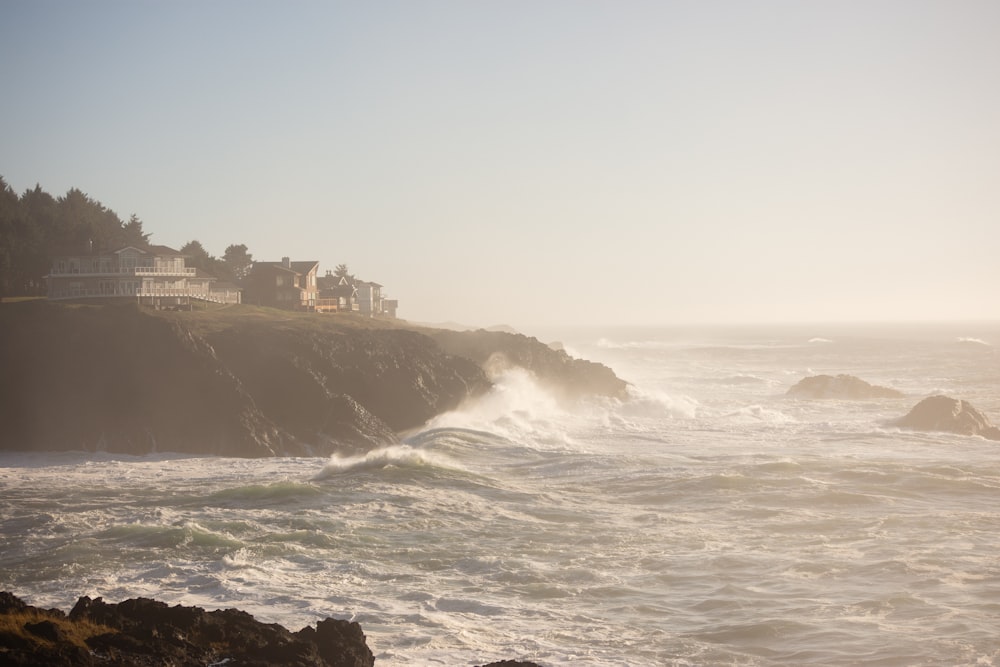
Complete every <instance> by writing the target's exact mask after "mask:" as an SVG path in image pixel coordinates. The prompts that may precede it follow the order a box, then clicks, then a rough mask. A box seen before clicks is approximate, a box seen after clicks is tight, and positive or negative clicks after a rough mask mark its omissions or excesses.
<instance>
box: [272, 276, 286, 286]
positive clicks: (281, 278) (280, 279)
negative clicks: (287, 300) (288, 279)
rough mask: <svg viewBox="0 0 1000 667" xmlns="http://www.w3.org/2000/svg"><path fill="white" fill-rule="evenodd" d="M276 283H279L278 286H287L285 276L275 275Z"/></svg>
mask: <svg viewBox="0 0 1000 667" xmlns="http://www.w3.org/2000/svg"><path fill="white" fill-rule="evenodd" d="M274 284H275V285H277V286H278V287H284V286H285V276H275V278H274Z"/></svg>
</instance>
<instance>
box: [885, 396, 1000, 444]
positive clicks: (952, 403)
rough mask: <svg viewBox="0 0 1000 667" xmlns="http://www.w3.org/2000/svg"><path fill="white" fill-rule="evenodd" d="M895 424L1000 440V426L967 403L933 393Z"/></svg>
mask: <svg viewBox="0 0 1000 667" xmlns="http://www.w3.org/2000/svg"><path fill="white" fill-rule="evenodd" d="M896 425H897V426H900V427H902V428H908V429H913V430H915V431H946V432H949V433H958V434H959V435H979V436H982V437H984V438H986V439H987V440H1000V428H997V427H996V426H994V425H993V424H992V423H991V422H990V420H989V419H987V417H986V415H984V414H983V413H982V412H980V411H979V410H977V409H976V408H974V407H972V405H970V404H969V403H968V402H966V401H962V400H959V399H955V398H951V397H949V396H940V395H938V396H931V397H929V398H925V399H924V400H922V401H920V402H919V403H917V404H916V405H915V406H914V407H913V409H912V410H910V412H909V413H907V415H906V416H905V417H902V418H901V419H899V420H898V421H896Z"/></svg>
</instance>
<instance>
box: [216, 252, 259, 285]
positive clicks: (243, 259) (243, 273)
mask: <svg viewBox="0 0 1000 667" xmlns="http://www.w3.org/2000/svg"><path fill="white" fill-rule="evenodd" d="M222 262H223V264H225V266H226V269H227V270H228V272H229V273H230V274H231V275H232V277H233V278H235V279H236V280H237V281H239V280H243V279H244V278H246V277H247V275H249V273H250V269H252V268H253V255H251V254H250V253H249V252H247V247H246V245H244V244H242V243H240V244H239V245H235V244H234V245H231V246H229V247H228V248H226V252H224V253H223V254H222Z"/></svg>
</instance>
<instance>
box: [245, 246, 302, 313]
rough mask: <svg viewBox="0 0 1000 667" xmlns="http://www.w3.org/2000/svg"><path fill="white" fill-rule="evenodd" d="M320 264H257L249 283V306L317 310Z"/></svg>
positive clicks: (285, 262) (249, 276)
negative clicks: (317, 279)
mask: <svg viewBox="0 0 1000 667" xmlns="http://www.w3.org/2000/svg"><path fill="white" fill-rule="evenodd" d="M318 271H319V262H316V261H302V262H293V261H291V259H290V258H288V257H282V258H281V261H280V262H254V264H253V268H252V269H250V274H249V275H248V276H247V278H246V280H245V283H244V284H245V286H246V294H245V295H244V297H243V300H244V302H245V303H253V304H256V305H259V306H272V307H274V308H285V309H289V310H315V309H316V299H317V298H318V292H319V288H318V286H317V281H316V274H317V272H318Z"/></svg>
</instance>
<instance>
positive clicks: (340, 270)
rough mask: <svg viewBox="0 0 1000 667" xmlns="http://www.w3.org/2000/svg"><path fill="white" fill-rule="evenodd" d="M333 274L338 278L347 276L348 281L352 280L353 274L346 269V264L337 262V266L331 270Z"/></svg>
mask: <svg viewBox="0 0 1000 667" xmlns="http://www.w3.org/2000/svg"><path fill="white" fill-rule="evenodd" d="M333 275H335V276H337V277H338V278H347V280H348V281H349V282H352V283H353V282H354V274H353V273H351V272H350V271H349V270H348V268H347V264H338V265H337V268H336V269H334V271H333Z"/></svg>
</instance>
